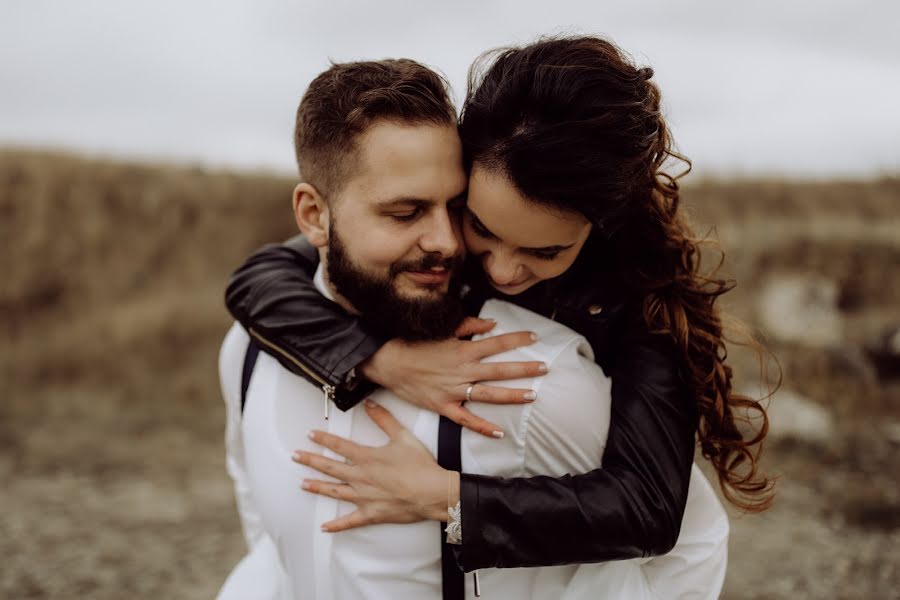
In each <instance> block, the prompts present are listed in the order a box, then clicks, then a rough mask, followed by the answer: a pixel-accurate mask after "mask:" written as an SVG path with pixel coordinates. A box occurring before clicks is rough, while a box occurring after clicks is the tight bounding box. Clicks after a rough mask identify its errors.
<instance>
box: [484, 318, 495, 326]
mask: <svg viewBox="0 0 900 600" xmlns="http://www.w3.org/2000/svg"><path fill="white" fill-rule="evenodd" d="M485 321H487V322H488V323H493V324H494V325H496V324H497V319H485Z"/></svg>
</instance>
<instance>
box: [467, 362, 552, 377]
mask: <svg viewBox="0 0 900 600" xmlns="http://www.w3.org/2000/svg"><path fill="white" fill-rule="evenodd" d="M467 373H469V374H470V375H472V376H473V378H474V379H475V381H503V380H506V379H529V378H531V377H540V376H541V375H546V374H547V364H546V363H542V362H538V361H526V362H497V363H480V364H478V365H477V366H475V367H473V368H472V369H471V371H468V370H467Z"/></svg>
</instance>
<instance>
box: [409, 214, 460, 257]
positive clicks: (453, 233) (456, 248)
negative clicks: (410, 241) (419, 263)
mask: <svg viewBox="0 0 900 600" xmlns="http://www.w3.org/2000/svg"><path fill="white" fill-rule="evenodd" d="M419 243H420V245H421V247H422V250H424V251H425V252H429V253H430V252H438V253H440V254H442V255H443V256H456V255H457V254H459V253H460V248H461V247H462V236H461V234H460V231H459V227H457V226H456V224H455V223H454V221H453V217H452V216H451V215H450V213H448V212H447V211H442V210H436V211H434V218H433V219H431V222H430V223H429V227H428V231H426V232H425V234H424V235H423V236H422V238H421V239H420V242H419Z"/></svg>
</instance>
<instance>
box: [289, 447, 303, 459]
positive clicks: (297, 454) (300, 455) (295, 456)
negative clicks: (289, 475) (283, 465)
mask: <svg viewBox="0 0 900 600" xmlns="http://www.w3.org/2000/svg"><path fill="white" fill-rule="evenodd" d="M291 459H292V460H293V461H294V462H300V461H301V460H303V453H302V452H300V451H299V450H298V451H297V452H294V453H293V454H292V455H291Z"/></svg>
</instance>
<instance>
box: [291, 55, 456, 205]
mask: <svg viewBox="0 0 900 600" xmlns="http://www.w3.org/2000/svg"><path fill="white" fill-rule="evenodd" d="M377 121H394V122H398V123H403V124H411V125H416V124H435V125H455V124H456V109H455V108H454V106H453V102H452V101H451V99H450V94H449V85H448V83H447V81H446V79H444V78H443V77H442V76H441V75H439V74H437V73H435V72H434V71H432V70H431V69H429V68H428V67H426V66H424V65H421V64H419V63H417V62H415V61H413V60H409V59H405V58H401V59H387V60H379V61H365V62H349V63H337V64H332V65H331V68H329V69H328V70H326V71H325V72H323V73H322V74H320V75H319V76H318V77H316V78H315V79H313V81H312V83H310V84H309V87H308V88H307V90H306V93H305V94H304V95H303V99H302V100H301V101H300V106H299V107H298V108H297V121H296V125H295V128H294V150H295V152H296V154H297V166H298V167H299V169H300V176H301V177H302V178H303V180H304V181H306V182H307V183H310V184H311V185H313V186H315V187H316V189H318V190H319V192H320V193H321V194H323V195H326V194H334V193H337V192H338V191H340V189H341V187H342V186H343V184H344V182H345V181H346V179H347V178H348V176H349V175H350V174H351V173H352V171H353V170H354V168H356V162H357V154H358V153H357V150H358V149H357V147H356V140H357V139H358V138H359V136H360V135H361V134H363V133H364V132H365V131H366V130H367V129H368V128H369V127H370V126H371V125H373V124H374V123H375V122H377Z"/></svg>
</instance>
